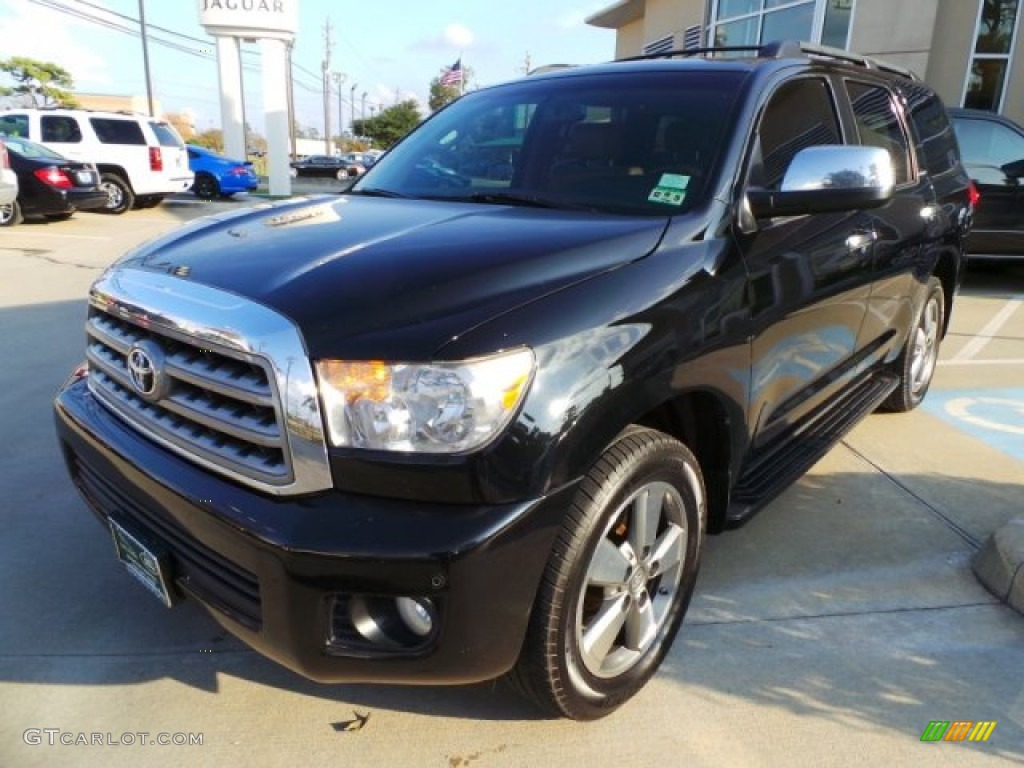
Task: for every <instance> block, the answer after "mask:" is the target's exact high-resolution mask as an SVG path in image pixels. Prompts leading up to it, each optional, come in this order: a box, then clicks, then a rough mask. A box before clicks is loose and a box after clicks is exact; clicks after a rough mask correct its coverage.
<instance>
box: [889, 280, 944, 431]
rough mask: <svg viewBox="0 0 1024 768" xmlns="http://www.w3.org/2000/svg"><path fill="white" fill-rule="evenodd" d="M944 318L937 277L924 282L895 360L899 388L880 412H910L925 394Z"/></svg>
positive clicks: (940, 290)
mask: <svg viewBox="0 0 1024 768" xmlns="http://www.w3.org/2000/svg"><path fill="white" fill-rule="evenodd" d="M945 316H946V297H945V293H944V292H943V290H942V283H941V282H939V278H937V277H930V278H929V279H928V292H927V293H926V294H925V300H924V305H923V306H922V307H921V311H920V313H919V314H918V316H917V320H916V321H915V323H914V326H913V328H911V330H910V336H908V337H907V343H906V346H904V348H903V352H902V353H901V354H900V356H899V358H898V359H897V361H896V370H897V373H899V376H900V383H899V386H898V387H896V389H895V390H894V391H893V393H892V394H891V395H889V398H888V399H887V400H886V401H885V402H884V403H883V404H882V409H883V410H886V411H893V412H896V413H905V412H907V411H912V410H913V409H914V408H916V407H917V406H918V405H920V404H921V401H922V400H924V396H925V395H926V394H927V393H928V388H929V387H930V386H931V383H932V378H933V377H934V375H935V364H936V363H937V362H938V360H939V343H940V342H941V341H942V328H943V326H944V322H945Z"/></svg>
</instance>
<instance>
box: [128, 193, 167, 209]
mask: <svg viewBox="0 0 1024 768" xmlns="http://www.w3.org/2000/svg"><path fill="white" fill-rule="evenodd" d="M163 201H164V196H163V195H139V196H138V197H136V198H135V209H136V210H138V211H141V210H145V209H147V208H156V207H157V206H158V205H160V203H162V202H163Z"/></svg>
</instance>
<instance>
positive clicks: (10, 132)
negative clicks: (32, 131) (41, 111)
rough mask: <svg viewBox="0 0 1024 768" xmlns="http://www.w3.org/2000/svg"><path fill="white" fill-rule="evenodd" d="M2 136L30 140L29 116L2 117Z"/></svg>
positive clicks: (0, 128)
mask: <svg viewBox="0 0 1024 768" xmlns="http://www.w3.org/2000/svg"><path fill="white" fill-rule="evenodd" d="M0 134H3V135H4V136H22V137H24V138H26V139H27V138H28V115H4V116H3V117H0Z"/></svg>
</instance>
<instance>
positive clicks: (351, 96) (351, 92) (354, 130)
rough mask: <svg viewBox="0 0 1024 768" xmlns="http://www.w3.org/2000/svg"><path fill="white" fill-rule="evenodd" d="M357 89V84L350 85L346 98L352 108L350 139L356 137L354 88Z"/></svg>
mask: <svg viewBox="0 0 1024 768" xmlns="http://www.w3.org/2000/svg"><path fill="white" fill-rule="evenodd" d="M358 87H359V83H352V88H351V89H349V92H348V98H349V105H350V106H351V107H352V138H353V139H354V138H355V137H356V88H358Z"/></svg>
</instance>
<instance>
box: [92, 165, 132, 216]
mask: <svg viewBox="0 0 1024 768" xmlns="http://www.w3.org/2000/svg"><path fill="white" fill-rule="evenodd" d="M100 189H102V190H103V191H104V192H106V193H107V204H106V205H105V206H103V207H102V208H97V209H96V210H98V211H102V212H103V213H112V214H115V215H118V216H119V215H121V214H122V213H124V212H125V211H127V210H129V209H130V208H131V207H132V206H133V205H135V193H134V192H132V188H131V185H130V184H129V183H128V182H127V181H125V180H124V178H123V177H122V176H120V175H119V174H116V173H104V174H101V175H100Z"/></svg>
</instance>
